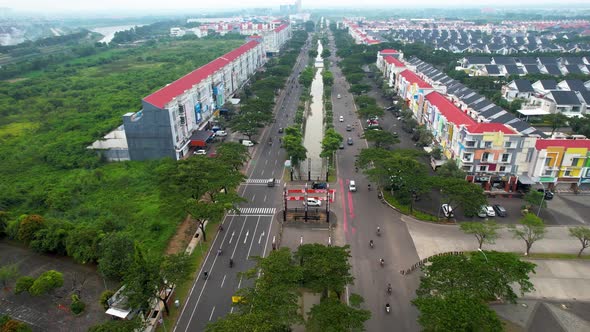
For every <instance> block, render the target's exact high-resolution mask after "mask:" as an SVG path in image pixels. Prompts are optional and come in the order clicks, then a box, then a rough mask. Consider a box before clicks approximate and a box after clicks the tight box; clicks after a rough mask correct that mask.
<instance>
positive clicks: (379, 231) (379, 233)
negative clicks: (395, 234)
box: [377, 227, 381, 236]
mask: <svg viewBox="0 0 590 332" xmlns="http://www.w3.org/2000/svg"><path fill="white" fill-rule="evenodd" d="M377 236H381V228H379V227H377Z"/></svg>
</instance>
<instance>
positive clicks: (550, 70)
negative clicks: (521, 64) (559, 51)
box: [541, 64, 563, 76]
mask: <svg viewBox="0 0 590 332" xmlns="http://www.w3.org/2000/svg"><path fill="white" fill-rule="evenodd" d="M541 73H543V74H549V75H553V76H561V75H563V73H562V72H561V69H559V67H558V66H557V65H556V64H555V65H554V64H547V65H543V67H541Z"/></svg>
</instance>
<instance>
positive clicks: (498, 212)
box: [493, 204, 508, 217]
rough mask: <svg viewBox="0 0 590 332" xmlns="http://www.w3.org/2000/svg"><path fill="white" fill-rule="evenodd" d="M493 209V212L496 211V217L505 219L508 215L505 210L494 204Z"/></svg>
mask: <svg viewBox="0 0 590 332" xmlns="http://www.w3.org/2000/svg"><path fill="white" fill-rule="evenodd" d="M493 207H494V210H496V215H497V216H499V217H506V216H507V215H508V211H506V209H505V208H504V207H503V206H502V205H500V204H494V205H493Z"/></svg>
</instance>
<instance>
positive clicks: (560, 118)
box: [543, 113, 568, 135]
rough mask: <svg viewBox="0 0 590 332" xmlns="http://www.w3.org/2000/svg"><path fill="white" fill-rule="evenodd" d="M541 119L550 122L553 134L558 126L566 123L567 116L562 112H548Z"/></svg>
mask: <svg viewBox="0 0 590 332" xmlns="http://www.w3.org/2000/svg"><path fill="white" fill-rule="evenodd" d="M543 121H545V122H549V123H550V124H551V135H553V133H555V131H556V130H557V129H558V128H561V127H564V126H566V125H567V122H568V117H567V116H565V115H563V114H562V113H555V114H548V115H545V116H544V117H543Z"/></svg>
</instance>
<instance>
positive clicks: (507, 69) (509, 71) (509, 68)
mask: <svg viewBox="0 0 590 332" xmlns="http://www.w3.org/2000/svg"><path fill="white" fill-rule="evenodd" d="M502 67H504V71H503V72H504V74H505V75H506V76H521V75H524V70H521V69H520V68H519V67H518V66H517V65H503V66H502Z"/></svg>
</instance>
